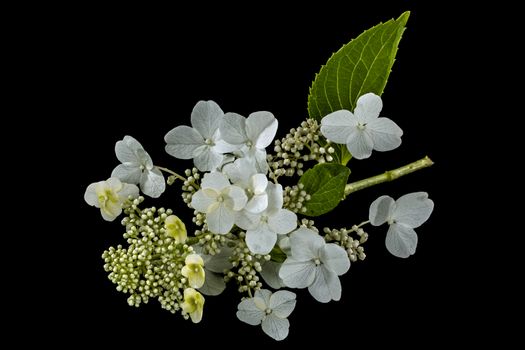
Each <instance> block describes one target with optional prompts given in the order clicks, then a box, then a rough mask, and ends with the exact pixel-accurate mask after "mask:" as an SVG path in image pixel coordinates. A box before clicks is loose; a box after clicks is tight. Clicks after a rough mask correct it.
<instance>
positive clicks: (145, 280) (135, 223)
mask: <svg viewBox="0 0 525 350" xmlns="http://www.w3.org/2000/svg"><path fill="white" fill-rule="evenodd" d="M142 200H143V198H142V199H140V198H139V199H137V200H135V201H134V202H133V204H132V205H131V206H130V207H129V208H128V209H126V210H125V213H126V214H127V215H128V216H127V217H125V218H124V219H123V220H122V224H123V225H124V226H125V227H126V232H125V233H124V235H123V237H124V239H126V241H127V244H128V247H127V248H124V247H123V246H121V245H118V246H117V248H114V247H110V248H109V249H108V250H106V251H104V253H103V254H102V258H103V259H104V263H105V264H104V270H105V271H106V272H109V275H108V278H109V280H110V281H111V282H113V283H114V284H116V285H117V290H118V291H119V292H123V293H126V294H129V295H130V296H129V298H128V304H129V305H130V306H136V307H138V306H139V305H140V304H141V303H147V302H148V301H149V300H150V299H151V298H157V299H158V300H159V302H160V304H161V306H162V308H164V309H166V310H168V311H170V312H172V313H175V312H177V311H178V310H179V309H180V305H181V303H182V302H183V301H184V295H183V293H184V290H185V289H186V288H188V287H189V284H188V281H187V279H186V278H185V277H184V276H183V275H182V273H181V270H182V268H183V267H184V266H185V258H186V256H188V255H189V254H192V253H193V248H192V247H190V246H188V245H186V244H177V243H175V240H174V239H173V238H172V237H171V236H169V235H168V233H167V232H166V229H165V225H164V221H165V220H166V218H167V217H168V216H169V215H171V214H172V210H171V209H167V210H166V209H164V208H160V209H158V210H157V209H156V208H155V207H152V208H148V209H144V210H140V209H139V208H138V207H137V206H138V204H140V202H142Z"/></svg>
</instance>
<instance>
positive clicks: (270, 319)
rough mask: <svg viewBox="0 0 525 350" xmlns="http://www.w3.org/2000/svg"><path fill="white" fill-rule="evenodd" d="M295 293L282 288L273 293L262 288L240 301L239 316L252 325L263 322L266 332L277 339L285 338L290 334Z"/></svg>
mask: <svg viewBox="0 0 525 350" xmlns="http://www.w3.org/2000/svg"><path fill="white" fill-rule="evenodd" d="M295 303H296V300H295V293H292V292H289V291H286V290H280V291H278V292H275V293H273V294H272V292H270V291H269V290H266V289H261V290H258V291H256V292H255V296H254V297H253V298H247V299H244V300H243V301H241V302H240V304H239V306H238V309H239V311H237V318H238V319H239V320H241V321H243V322H245V323H248V324H249V325H252V326H257V325H260V324H261V323H262V329H263V331H264V333H266V334H268V335H269V336H270V337H272V338H273V339H275V340H283V339H284V338H286V337H287V336H288V330H289V328H290V322H289V321H288V319H287V317H288V316H290V314H291V313H292V311H293V309H294V308H295Z"/></svg>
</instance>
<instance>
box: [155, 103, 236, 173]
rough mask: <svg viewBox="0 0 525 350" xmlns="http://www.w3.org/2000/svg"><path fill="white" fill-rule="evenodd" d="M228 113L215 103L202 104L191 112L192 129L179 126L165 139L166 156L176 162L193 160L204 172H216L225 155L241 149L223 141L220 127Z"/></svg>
mask: <svg viewBox="0 0 525 350" xmlns="http://www.w3.org/2000/svg"><path fill="white" fill-rule="evenodd" d="M223 117H224V112H223V111H222V110H221V108H220V107H219V105H217V104H216V103H215V102H213V101H199V102H197V104H196V105H195V107H194V108H193V111H192V112H191V125H192V126H193V127H192V128H190V127H189V126H186V125H182V126H177V127H176V128H174V129H173V130H171V131H170V132H168V133H167V134H166V136H164V141H166V143H167V145H166V152H167V153H168V154H170V155H172V156H173V157H175V158H179V159H192V158H193V162H194V164H195V166H196V167H197V169H199V170H200V171H212V170H216V169H217V167H218V166H220V165H221V164H222V162H223V160H224V154H225V153H229V152H232V151H233V150H236V149H238V147H237V146H232V145H230V144H227V143H226V142H224V141H223V140H222V139H221V135H220V131H219V125H220V123H221V121H222V119H223Z"/></svg>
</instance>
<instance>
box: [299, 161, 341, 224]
mask: <svg viewBox="0 0 525 350" xmlns="http://www.w3.org/2000/svg"><path fill="white" fill-rule="evenodd" d="M349 175H350V169H348V168H347V167H345V166H343V165H341V164H336V163H323V164H317V165H316V166H314V167H313V168H311V169H309V170H307V171H306V172H305V173H304V174H303V176H301V179H300V180H299V183H300V184H303V185H304V188H303V189H304V191H306V193H307V194H309V195H310V197H311V198H310V200H309V201H306V202H304V206H305V208H306V212H305V213H301V214H304V215H307V216H319V215H322V214H325V213H328V212H329V211H330V210H332V209H334V208H335V207H337V205H338V204H339V202H340V201H341V199H343V197H344V193H345V186H346V181H347V180H348V176H349Z"/></svg>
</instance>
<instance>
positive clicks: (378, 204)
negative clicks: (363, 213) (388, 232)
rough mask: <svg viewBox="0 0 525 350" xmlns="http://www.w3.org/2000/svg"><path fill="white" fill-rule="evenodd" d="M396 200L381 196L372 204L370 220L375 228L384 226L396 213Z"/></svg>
mask: <svg viewBox="0 0 525 350" xmlns="http://www.w3.org/2000/svg"><path fill="white" fill-rule="evenodd" d="M394 205H395V202H394V199H393V198H392V197H390V196H381V197H379V198H378V199H376V200H375V201H373V202H372V204H370V210H369V211H368V220H370V223H371V224H372V225H373V226H380V225H383V224H384V223H385V222H387V221H388V219H389V218H390V217H391V216H392V214H393V212H394Z"/></svg>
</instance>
